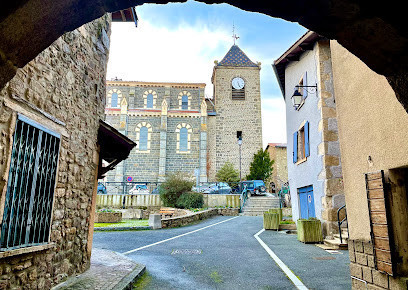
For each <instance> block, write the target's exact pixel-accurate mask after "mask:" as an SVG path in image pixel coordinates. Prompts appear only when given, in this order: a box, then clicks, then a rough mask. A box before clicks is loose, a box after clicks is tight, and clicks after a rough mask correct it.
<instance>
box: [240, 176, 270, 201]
mask: <svg viewBox="0 0 408 290" xmlns="http://www.w3.org/2000/svg"><path fill="white" fill-rule="evenodd" d="M242 185H246V186H247V194H248V197H249V196H251V195H260V194H265V193H266V186H265V183H264V182H263V181H262V180H246V181H243V182H242Z"/></svg>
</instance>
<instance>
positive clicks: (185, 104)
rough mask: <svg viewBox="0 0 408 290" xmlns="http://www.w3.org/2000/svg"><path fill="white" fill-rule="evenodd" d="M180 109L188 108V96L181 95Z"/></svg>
mask: <svg viewBox="0 0 408 290" xmlns="http://www.w3.org/2000/svg"><path fill="white" fill-rule="evenodd" d="M181 109H182V110H188V96H187V95H184V96H182V97H181Z"/></svg>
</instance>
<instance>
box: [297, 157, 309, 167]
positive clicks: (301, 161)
mask: <svg viewBox="0 0 408 290" xmlns="http://www.w3.org/2000/svg"><path fill="white" fill-rule="evenodd" d="M306 160H307V157H306V158H303V159H301V160H298V162H296V163H295V164H296V165H299V164H301V163H303V162H306Z"/></svg>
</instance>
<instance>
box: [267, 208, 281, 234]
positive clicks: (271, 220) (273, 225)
mask: <svg viewBox="0 0 408 290" xmlns="http://www.w3.org/2000/svg"><path fill="white" fill-rule="evenodd" d="M263 223H264V229H265V230H276V231H277V230H279V214H278V213H269V212H265V213H264V215H263Z"/></svg>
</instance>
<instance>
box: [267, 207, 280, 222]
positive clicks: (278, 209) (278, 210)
mask: <svg viewBox="0 0 408 290" xmlns="http://www.w3.org/2000/svg"><path fill="white" fill-rule="evenodd" d="M268 212H269V213H277V214H278V215H279V222H281V221H282V209H281V208H271V209H269V210H268Z"/></svg>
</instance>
